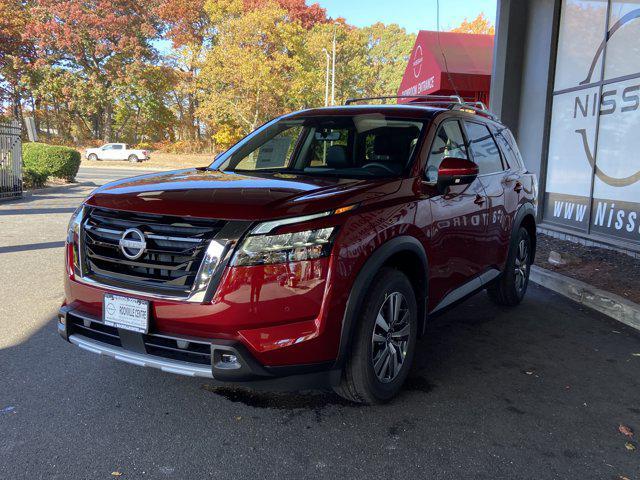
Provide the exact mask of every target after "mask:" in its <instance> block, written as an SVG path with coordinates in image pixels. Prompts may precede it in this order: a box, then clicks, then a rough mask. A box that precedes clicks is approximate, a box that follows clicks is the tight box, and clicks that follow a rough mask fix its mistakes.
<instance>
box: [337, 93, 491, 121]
mask: <svg viewBox="0 0 640 480" xmlns="http://www.w3.org/2000/svg"><path fill="white" fill-rule="evenodd" d="M403 98H404V99H407V98H410V99H413V100H414V101H413V102H411V103H412V104H416V105H445V106H447V107H448V108H449V109H451V110H453V109H456V110H465V109H466V110H472V111H474V112H476V113H480V114H482V115H485V116H487V117H488V118H490V119H491V120H495V121H500V120H499V119H498V117H497V116H496V115H494V114H493V113H491V112H490V111H489V109H488V108H487V106H486V105H485V104H484V103H483V102H466V101H465V100H464V99H463V98H462V97H461V96H459V95H385V96H380V97H363V98H349V99H348V100H347V101H346V102H345V105H353V104H354V103H358V102H370V101H372V100H398V99H403Z"/></svg>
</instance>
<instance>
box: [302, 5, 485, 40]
mask: <svg viewBox="0 0 640 480" xmlns="http://www.w3.org/2000/svg"><path fill="white" fill-rule="evenodd" d="M316 2H317V3H319V4H320V5H321V6H322V7H323V8H326V9H327V13H328V14H329V16H330V17H333V18H336V17H344V18H345V19H346V20H347V23H349V24H351V25H355V26H357V27H364V26H367V25H371V24H372V23H376V22H383V23H397V24H399V25H400V26H402V27H404V28H406V29H407V31H409V32H413V33H415V32H417V31H418V30H435V29H436V0H307V3H308V4H309V3H316ZM480 12H484V14H485V15H486V16H487V17H488V18H489V19H490V20H491V22H492V23H493V24H495V17H496V0H440V28H441V29H442V30H450V29H451V28H453V27H456V26H458V25H460V23H462V21H463V20H464V19H465V18H467V19H469V20H472V19H474V18H475V17H476V16H478V14H479V13H480Z"/></svg>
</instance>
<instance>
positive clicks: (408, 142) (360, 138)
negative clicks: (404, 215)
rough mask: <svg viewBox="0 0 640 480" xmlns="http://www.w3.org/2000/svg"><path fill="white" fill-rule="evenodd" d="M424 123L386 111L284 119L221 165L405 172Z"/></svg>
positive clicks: (345, 173) (351, 173) (356, 173)
mask: <svg viewBox="0 0 640 480" xmlns="http://www.w3.org/2000/svg"><path fill="white" fill-rule="evenodd" d="M423 127H424V123H423V122H420V121H414V120H402V119H393V118H388V117H386V116H385V115H383V114H365V115H353V116H331V117H307V118H299V117H298V118H295V119H282V120H280V121H277V122H275V123H273V124H271V125H269V126H267V127H266V128H264V129H262V130H260V131H258V132H256V133H255V134H253V135H250V136H249V137H247V139H246V140H244V141H243V142H241V143H240V144H239V145H238V146H237V147H236V148H233V149H232V150H230V152H229V153H228V154H225V156H226V158H225V159H224V161H223V162H222V163H221V164H220V165H219V167H218V168H219V169H220V170H223V171H230V172H261V171H277V172H281V173H285V172H286V173H304V174H307V175H333V176H339V177H388V176H398V175H401V174H402V172H403V171H404V169H405V167H406V166H407V165H408V164H409V162H410V160H411V159H412V157H413V154H414V151H415V149H416V146H417V144H418V140H419V138H420V134H421V132H422V130H423Z"/></svg>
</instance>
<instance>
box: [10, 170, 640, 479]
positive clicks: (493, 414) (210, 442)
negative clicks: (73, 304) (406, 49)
mask: <svg viewBox="0 0 640 480" xmlns="http://www.w3.org/2000/svg"><path fill="white" fill-rule="evenodd" d="M140 173H141V172H140V171H138V170H136V171H133V172H132V171H127V170H124V169H123V170H114V169H93V168H92V169H83V170H82V171H81V172H80V175H79V177H78V180H79V181H81V182H84V183H83V184H80V185H77V186H71V187H69V188H67V189H64V190H56V191H51V192H47V191H44V192H39V193H37V194H35V195H33V196H32V197H30V198H28V199H25V200H20V201H14V202H4V203H0V227H1V228H0V265H1V266H2V268H0V371H1V372H2V375H0V478H7V479H9V478H11V479H23V478H25V479H27V478H28V479H37V478H46V479H101V478H103V479H108V478H122V479H137V478H150V479H163V478H173V479H192V478H199V479H200V478H213V477H214V476H215V477H220V478H226V479H233V478H303V477H305V478H380V477H393V478H421V479H461V478H464V479H492V480H493V479H503V478H504V479H536V480H540V479H573V478H576V479H578V478H579V479H592V478H593V479H622V478H625V477H626V478H628V479H629V480H634V479H640V451H638V450H635V451H634V450H628V449H627V447H626V446H625V443H626V442H627V441H628V439H627V438H626V437H625V436H624V435H622V434H621V433H620V432H619V431H618V428H619V426H620V425H621V424H622V425H627V426H629V427H631V428H633V429H635V430H636V432H638V433H637V434H636V436H637V435H639V434H640V403H639V398H640V335H638V333H637V332H635V331H632V330H630V329H628V328H624V327H623V326H622V325H619V324H617V323H615V322H613V321H612V320H610V319H608V318H607V317H605V316H603V315H601V314H598V313H596V312H594V311H591V310H588V309H586V308H584V307H581V306H579V305H577V304H575V303H573V302H570V301H568V300H566V299H564V298H562V297H560V296H558V295H556V294H553V293H551V292H550V291H547V290H545V289H544V288H541V287H538V286H534V285H531V286H530V289H529V292H528V294H527V297H526V299H525V300H524V302H523V303H522V304H521V305H520V306H519V307H516V308H513V309H509V308H499V307H496V306H494V305H492V304H491V303H490V302H489V301H488V300H487V298H486V295H484V294H478V295H476V296H475V297H473V298H471V299H469V300H468V301H467V302H466V303H464V304H462V305H460V306H458V307H457V308H455V309H453V310H451V311H450V312H448V313H447V314H446V315H444V316H442V317H440V318H438V319H437V320H435V321H434V323H433V324H432V325H431V328H430V329H429V332H428V335H427V337H426V338H425V339H423V340H422V341H421V342H420V343H419V346H418V355H417V361H416V365H415V368H414V371H413V373H412V374H411V377H410V379H409V381H408V384H407V386H406V388H405V391H404V392H403V393H402V394H401V395H400V397H399V398H398V399H397V400H395V401H394V402H392V403H390V404H388V405H384V406H376V407H362V406H355V405H351V404H348V403H346V402H344V401H342V400H341V399H340V398H338V397H337V396H335V395H334V394H333V393H330V392H305V393H294V394H283V393H266V392H248V391H243V390H234V389H216V388H213V387H212V386H211V385H209V384H208V383H207V382H206V381H203V380H202V379H191V378H184V377H179V376H175V375H172V374H169V373H162V372H158V371H154V370H149V369H144V368H139V367H134V366H131V365H126V364H122V363H119V362H116V361H114V360H111V359H107V358H100V357H97V356H95V355H92V354H90V353H87V352H84V351H81V350H80V349H78V348H76V347H74V346H72V345H71V344H68V343H65V342H64V341H62V340H61V339H60V338H59V336H58V335H57V333H56V331H55V314H56V311H57V308H58V306H59V304H60V302H61V301H62V296H63V294H62V275H63V248H62V245H63V240H64V236H65V230H66V225H67V221H68V218H69V216H70V214H71V212H72V211H73V210H74V208H75V207H76V205H77V204H78V203H79V202H80V201H81V200H82V198H84V196H85V195H86V194H88V193H89V192H90V191H91V189H92V188H94V187H93V186H92V185H88V184H86V183H89V182H90V183H93V184H96V185H97V184H100V183H103V182H104V181H109V180H113V179H115V178H120V177H123V176H128V175H131V174H140ZM632 444H633V442H632ZM635 445H636V446H638V444H637V443H635ZM639 448H640V446H639Z"/></svg>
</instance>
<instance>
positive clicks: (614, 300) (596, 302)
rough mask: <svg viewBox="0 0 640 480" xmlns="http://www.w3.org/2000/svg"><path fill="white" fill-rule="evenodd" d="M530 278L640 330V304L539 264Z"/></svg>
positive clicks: (532, 268) (532, 269) (532, 271)
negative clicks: (541, 266)
mask: <svg viewBox="0 0 640 480" xmlns="http://www.w3.org/2000/svg"><path fill="white" fill-rule="evenodd" d="M529 278H530V280H531V281H532V282H534V283H537V284H538V285H541V286H543V287H545V288H548V289H549V290H552V291H554V292H556V293H559V294H560V295H563V296H565V297H567V298H570V299H571V300H573V301H576V302H578V303H580V304H582V305H585V306H587V307H589V308H593V309H594V310H597V311H598V312H601V313H604V314H605V315H608V316H609V317H611V318H613V319H614V320H617V321H619V322H621V323H624V324H625V325H628V326H629V327H632V328H635V329H636V330H638V331H640V305H638V304H637V303H634V302H631V301H629V300H627V299H626V298H623V297H621V296H620V295H616V294H615V293H611V292H607V291H605V290H600V289H599V288H596V287H594V286H593V285H589V284H588V283H585V282H581V281H580V280H576V279H574V278H571V277H567V276H565V275H561V274H559V273H556V272H552V271H551V270H546V269H544V268H540V267H538V266H535V265H532V266H531V275H530V277H529Z"/></svg>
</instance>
